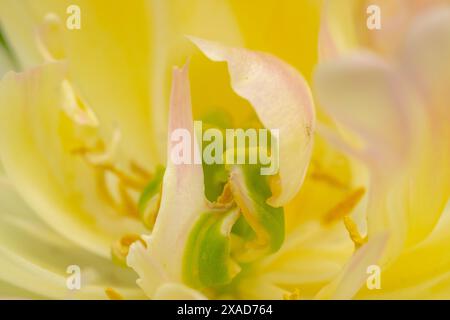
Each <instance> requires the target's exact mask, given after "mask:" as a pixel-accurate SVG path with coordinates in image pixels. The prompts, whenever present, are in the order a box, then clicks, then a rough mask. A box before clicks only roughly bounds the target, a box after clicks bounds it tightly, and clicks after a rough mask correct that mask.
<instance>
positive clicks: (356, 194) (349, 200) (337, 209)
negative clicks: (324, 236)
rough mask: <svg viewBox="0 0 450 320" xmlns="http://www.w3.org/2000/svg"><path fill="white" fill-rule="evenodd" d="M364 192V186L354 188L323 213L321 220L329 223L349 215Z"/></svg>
mask: <svg viewBox="0 0 450 320" xmlns="http://www.w3.org/2000/svg"><path fill="white" fill-rule="evenodd" d="M365 193H366V189H365V188H364V187H359V188H356V189H355V190H354V191H353V192H351V193H350V194H349V195H348V196H347V197H346V198H345V199H344V200H342V201H341V202H339V203H338V204H337V205H336V206H334V207H333V208H332V209H331V210H330V211H328V212H327V213H326V214H325V216H324V218H323V221H322V222H323V223H324V224H330V223H333V222H336V221H338V220H340V219H342V218H344V217H345V216H347V215H349V214H350V213H351V212H352V211H353V209H354V208H355V207H356V205H357V204H358V203H359V201H360V200H361V198H362V197H363V196H364V194H365Z"/></svg>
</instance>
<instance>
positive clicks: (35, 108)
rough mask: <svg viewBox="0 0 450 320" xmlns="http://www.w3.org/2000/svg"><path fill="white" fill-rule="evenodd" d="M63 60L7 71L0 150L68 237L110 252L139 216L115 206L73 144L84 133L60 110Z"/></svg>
mask: <svg viewBox="0 0 450 320" xmlns="http://www.w3.org/2000/svg"><path fill="white" fill-rule="evenodd" d="M65 75H66V68H65V65H64V64H62V63H52V64H47V65H44V66H42V67H38V68H35V69H32V70H30V71H27V72H24V73H13V72H11V73H8V74H7V75H6V76H5V77H4V79H3V80H2V81H1V84H0V97H1V98H0V115H1V116H0V128H1V131H2V134H1V136H0V154H1V157H2V162H3V165H4V166H5V170H6V172H7V174H8V176H9V178H10V179H11V180H12V181H13V182H14V184H15V186H16V187H17V188H18V190H19V191H20V192H21V194H22V195H23V197H24V199H25V200H26V201H27V202H28V203H29V204H30V206H32V207H33V208H34V209H35V210H36V212H37V214H39V215H40V216H41V217H42V218H43V219H44V220H45V221H46V222H48V223H49V225H50V226H51V227H53V228H54V229H55V230H58V231H59V232H61V233H62V234H63V235H64V236H66V237H68V238H69V239H71V240H72V241H74V242H76V243H78V244H80V245H82V246H84V247H86V248H88V249H90V250H92V251H93V252H96V253H99V254H102V255H104V256H107V255H109V248H110V244H111V243H112V241H114V240H116V239H117V238H120V237H121V236H122V235H123V234H124V233H130V232H131V233H132V232H140V231H142V230H144V229H143V227H142V226H141V224H140V223H139V221H137V220H136V219H131V218H129V217H125V216H120V214H119V213H117V212H114V210H115V208H113V207H111V206H110V205H109V204H108V203H107V202H106V201H105V200H103V199H104V198H103V197H102V195H101V192H100V190H99V188H98V181H97V180H96V175H95V172H94V170H93V169H92V168H91V167H89V166H88V165H87V164H86V163H85V161H84V160H83V159H82V157H80V156H77V155H76V154H74V150H75V149H77V148H79V147H80V146H83V143H84V142H85V141H84V140H83V139H84V138H85V137H86V136H87V137H89V133H87V132H86V131H85V130H88V132H89V130H91V129H83V128H80V127H78V126H77V125H75V124H74V123H73V122H72V120H71V119H70V118H68V117H67V115H66V114H65V112H64V111H63V108H62V105H63V104H64V103H66V101H65V98H64V96H63V95H62V86H61V85H62V81H63V79H64V77H65Z"/></svg>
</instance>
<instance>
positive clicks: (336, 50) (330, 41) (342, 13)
mask: <svg viewBox="0 0 450 320" xmlns="http://www.w3.org/2000/svg"><path fill="white" fill-rule="evenodd" d="M342 2H345V4H343V3H342ZM361 4H362V0H344V1H333V0H325V1H324V3H323V7H322V15H321V19H320V32H319V58H320V60H321V61H326V60H328V59H332V58H336V57H338V56H339V55H341V54H343V53H345V52H346V51H348V50H350V49H354V48H355V47H356V46H358V38H357V30H356V28H355V27H356V24H355V16H356V11H357V9H358V8H360V7H361Z"/></svg>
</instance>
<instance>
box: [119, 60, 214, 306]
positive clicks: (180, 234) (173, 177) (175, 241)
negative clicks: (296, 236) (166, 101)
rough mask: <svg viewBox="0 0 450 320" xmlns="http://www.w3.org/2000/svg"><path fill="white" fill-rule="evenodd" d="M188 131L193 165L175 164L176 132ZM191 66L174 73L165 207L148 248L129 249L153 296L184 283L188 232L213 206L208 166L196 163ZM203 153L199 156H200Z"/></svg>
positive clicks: (142, 283) (132, 262)
mask: <svg viewBox="0 0 450 320" xmlns="http://www.w3.org/2000/svg"><path fill="white" fill-rule="evenodd" d="M177 129H184V130H185V131H187V132H189V134H190V138H191V141H192V144H191V147H192V150H194V151H193V153H192V158H191V160H192V161H191V163H188V164H175V163H174V161H172V160H173V159H172V156H171V152H172V150H173V148H174V147H175V145H176V144H177V143H179V141H178V142H177V141H173V139H172V138H171V136H172V132H174V131H175V130H177ZM196 139H197V138H196V135H195V132H194V128H193V120H192V111H191V96H190V86H189V77H188V67H187V65H186V66H184V67H183V68H182V69H178V68H175V69H174V71H173V82H172V92H171V99H170V112H169V142H168V146H169V149H168V160H167V166H166V171H165V174H164V180H163V186H162V198H161V206H160V209H159V212H158V215H157V219H156V223H155V226H154V228H153V232H152V234H151V236H149V237H144V239H145V241H146V246H144V245H143V244H142V243H139V242H135V243H134V244H133V245H132V246H131V247H130V253H129V255H128V257H127V263H128V265H129V266H130V267H132V268H133V269H134V270H135V271H136V272H137V273H138V274H139V276H140V279H139V280H138V284H139V285H140V286H141V287H142V289H143V290H144V291H145V293H146V294H147V295H148V296H149V297H154V295H155V292H156V290H157V289H158V288H159V287H160V286H161V285H163V284H164V283H166V282H181V275H182V274H181V273H182V261H183V257H184V250H185V248H186V242H187V240H188V236H189V232H190V231H191V230H192V227H193V225H194V224H195V223H196V221H197V218H198V217H199V216H200V215H201V214H202V213H204V212H206V211H207V210H208V208H207V206H206V201H205V197H204V184H203V170H202V166H201V165H200V164H195V163H194V162H193V160H194V159H193V158H194V153H198V151H199V150H198V149H197V147H196V146H195V143H196V142H194V141H197V140H196ZM197 156H198V154H197Z"/></svg>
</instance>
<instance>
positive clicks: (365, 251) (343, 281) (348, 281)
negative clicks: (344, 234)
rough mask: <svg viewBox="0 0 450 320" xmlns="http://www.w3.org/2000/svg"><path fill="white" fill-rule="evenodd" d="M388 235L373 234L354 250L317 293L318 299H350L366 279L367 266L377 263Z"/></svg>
mask: <svg viewBox="0 0 450 320" xmlns="http://www.w3.org/2000/svg"><path fill="white" fill-rule="evenodd" d="M387 239H388V235H387V234H386V233H384V234H379V235H376V236H374V237H373V238H372V239H371V240H369V242H368V243H367V244H365V245H364V246H363V247H361V248H360V249H359V250H357V251H356V252H355V254H354V255H353V257H352V258H351V259H350V261H349V262H348V263H347V265H346V266H345V267H344V269H343V270H342V272H341V273H340V275H339V276H338V277H337V278H336V279H335V280H333V281H332V282H331V283H330V284H328V285H327V286H325V287H324V288H323V289H322V290H321V291H320V292H319V293H318V296H317V298H319V299H351V298H353V296H354V295H355V294H356V293H357V292H358V291H359V289H360V288H361V287H362V286H363V284H364V283H365V282H366V279H367V276H368V275H367V268H368V267H369V266H371V265H378V264H379V263H380V259H381V258H382V256H383V254H384V249H385V247H386V243H387Z"/></svg>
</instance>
